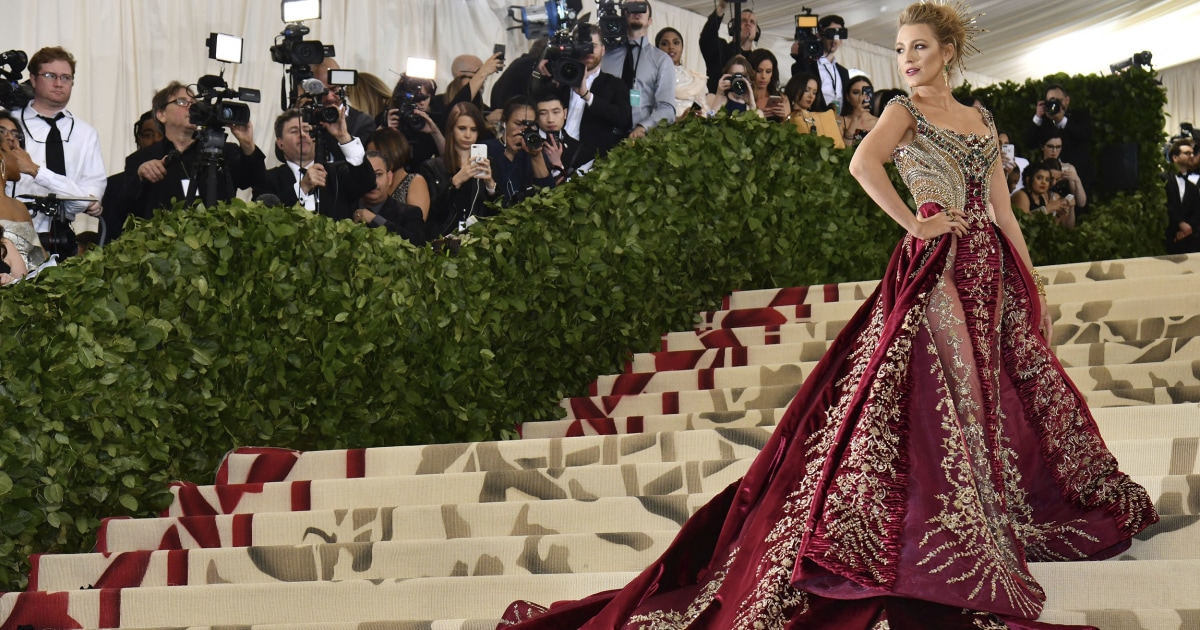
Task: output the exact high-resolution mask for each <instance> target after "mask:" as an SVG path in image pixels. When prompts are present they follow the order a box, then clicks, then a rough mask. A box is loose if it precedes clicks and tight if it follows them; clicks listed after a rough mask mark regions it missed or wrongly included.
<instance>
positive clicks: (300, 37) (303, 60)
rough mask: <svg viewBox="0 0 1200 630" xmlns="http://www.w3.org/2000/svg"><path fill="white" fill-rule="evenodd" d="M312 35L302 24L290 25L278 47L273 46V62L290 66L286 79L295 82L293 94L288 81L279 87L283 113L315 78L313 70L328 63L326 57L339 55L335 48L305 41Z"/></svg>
mask: <svg viewBox="0 0 1200 630" xmlns="http://www.w3.org/2000/svg"><path fill="white" fill-rule="evenodd" d="M309 32H310V29H309V28H308V27H307V26H305V25H303V24H299V23H293V24H288V25H287V26H285V27H284V29H283V32H281V33H279V35H278V36H277V37H276V38H275V44H274V45H273V46H271V61H274V62H275V63H281V64H283V65H285V66H288V68H287V75H288V76H289V77H291V80H292V84H291V89H290V90H289V89H288V85H287V78H284V79H283V84H282V85H281V86H280V103H282V105H283V109H288V108H289V107H292V106H294V105H295V103H296V100H295V99H297V98H299V96H300V95H299V93H298V91H297V88H298V87H300V85H301V84H302V83H303V82H304V80H305V79H311V78H313V73H312V68H311V67H310V66H314V65H317V64H320V63H321V62H323V61H325V58H326V57H333V56H335V55H336V51H335V50H334V48H333V46H329V45H326V44H322V43H321V42H319V41H305V40H304V36H305V35H308V33H309ZM289 94H290V95H291V96H290V97H289ZM289 103H291V105H289Z"/></svg>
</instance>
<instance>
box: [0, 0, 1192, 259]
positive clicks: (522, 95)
mask: <svg viewBox="0 0 1200 630" xmlns="http://www.w3.org/2000/svg"><path fill="white" fill-rule="evenodd" d="M631 6H639V5H631ZM726 10H727V3H726V1H725V0H718V1H717V2H716V4H715V8H714V10H713V12H712V14H711V15H709V16H708V19H707V21H706V23H705V25H704V28H703V30H702V31H701V34H700V38H699V48H700V53H701V55H702V56H703V58H704V63H705V66H706V70H707V74H706V75H701V74H699V73H697V72H693V71H691V70H688V69H687V68H686V67H685V66H684V65H683V59H684V55H685V54H686V53H687V49H688V48H687V44H686V43H685V41H684V39H683V36H682V35H681V34H680V32H679V31H678V30H676V29H674V28H670V27H667V28H663V29H661V30H658V31H657V33H656V34H655V35H654V36H653V38H651V36H650V32H651V24H652V22H653V8H652V6H651V5H650V4H649V3H641V4H640V8H638V9H635V10H630V11H627V12H626V23H627V27H628V28H627V34H626V38H625V40H624V41H623V42H619V43H614V42H612V41H605V39H603V38H602V37H601V33H600V30H599V29H598V28H597V27H595V26H593V25H589V24H581V25H579V28H578V30H577V35H578V40H579V41H580V42H583V43H588V42H590V44H591V51H590V52H589V53H587V54H585V55H582V56H581V58H580V59H579V60H578V61H579V62H580V63H581V67H582V72H581V74H582V77H580V78H578V80H577V81H574V82H566V84H564V83H563V82H559V81H556V80H555V79H554V73H553V72H552V71H551V70H550V68H549V65H548V62H547V60H546V59H545V55H544V50H545V48H546V46H547V41H546V40H545V39H541V40H536V41H534V42H533V44H532V46H531V48H530V51H529V52H528V53H527V54H524V55H521V56H520V57H519V58H517V59H514V60H512V61H511V63H508V64H507V67H505V60H504V58H503V55H502V54H499V53H498V54H494V55H492V56H491V57H489V58H487V59H480V58H478V57H475V56H472V55H462V56H459V57H457V58H456V59H455V60H454V62H453V65H452V68H451V71H452V80H451V82H450V84H449V85H448V86H447V87H446V89H445V90H444V91H441V92H439V91H438V87H437V85H436V83H435V82H433V81H431V80H428V79H421V78H416V77H408V76H405V75H401V77H400V79H399V80H398V81H397V83H396V85H395V86H394V87H392V88H390V89H389V88H388V86H387V85H386V84H385V83H384V82H383V81H382V80H380V79H379V78H378V77H376V76H375V75H372V74H370V73H367V72H360V73H358V80H357V82H356V83H355V84H354V85H352V86H338V85H331V84H330V83H329V81H328V72H329V70H332V69H338V67H339V66H338V64H337V62H336V60H334V59H333V58H326V59H325V60H324V61H323V62H322V63H320V64H317V65H314V66H312V67H311V72H312V75H313V77H314V78H316V79H318V80H320V81H321V84H322V85H323V86H324V92H323V93H322V94H319V95H315V96H309V95H306V94H305V93H303V92H298V94H297V95H296V96H294V99H295V104H296V108H294V109H289V110H287V111H285V112H283V113H282V114H280V115H279V116H278V117H277V118H276V119H275V120H274V131H275V147H274V148H273V151H274V154H275V156H276V157H277V159H278V160H279V162H280V165H279V166H277V167H275V168H272V169H268V168H267V166H266V155H265V153H264V151H263V150H262V148H260V147H258V146H256V144H255V140H254V132H253V131H254V129H253V124H252V123H247V124H244V125H238V124H233V125H229V126H228V130H229V132H230V133H231V134H232V136H233V138H232V141H229V142H226V143H225V145H224V147H223V148H222V149H221V151H220V153H221V158H222V162H223V166H222V168H221V176H220V177H219V178H217V180H216V184H215V189H214V190H209V188H210V187H212V184H211V183H210V182H211V181H212V180H211V179H210V178H209V177H207V174H206V170H205V168H206V167H205V162H204V161H203V160H201V153H202V152H201V150H200V149H201V146H200V143H198V142H197V138H196V136H197V125H196V124H195V122H194V121H193V120H192V118H193V117H192V116H191V115H190V114H191V113H192V107H193V106H194V105H195V104H196V103H197V101H198V95H197V93H196V87H195V86H190V85H186V84H184V83H182V82H178V81H173V82H171V83H170V84H168V85H167V86H166V87H164V88H162V89H161V90H159V91H158V92H157V93H156V94H155V95H154V97H153V99H152V102H151V109H150V111H147V112H146V113H144V114H143V115H142V116H141V118H140V119H139V120H138V121H137V123H135V124H134V126H133V132H134V138H135V141H136V143H137V147H138V150H137V151H135V152H134V153H132V154H131V155H129V156H128V157H127V158H126V160H125V164H124V169H123V170H122V171H121V172H118V173H116V174H112V175H110V174H108V173H107V172H106V171H105V166H104V163H103V160H102V159H101V152H100V146H99V139H98V136H97V134H96V131H95V129H94V128H92V127H91V126H90V125H89V124H88V123H87V122H85V121H83V120H80V119H78V118H76V117H75V116H73V115H72V114H71V113H70V112H69V110H67V105H68V102H69V101H70V97H71V89H72V87H73V84H74V77H75V71H76V62H75V59H74V57H73V56H72V55H71V54H70V53H69V52H68V51H66V50H65V49H63V48H60V47H49V48H43V49H42V50H40V51H38V52H37V53H36V54H35V55H34V56H33V57H32V58H31V60H30V64H29V68H30V75H31V76H30V86H31V88H32V92H33V98H32V101H31V102H30V103H29V104H28V105H27V106H25V107H23V108H20V109H17V110H15V111H12V112H5V111H0V148H2V149H3V151H4V153H3V156H2V157H3V160H4V164H5V166H6V169H5V170H6V172H5V175H4V177H5V181H4V183H5V186H4V188H5V194H4V197H2V198H0V203H2V204H3V206H2V208H0V227H3V229H4V234H5V235H6V238H5V239H4V240H3V241H0V246H2V247H3V248H4V251H3V252H0V253H2V254H4V256H5V260H8V258H11V257H12V256H14V255H15V256H17V257H18V258H20V259H21V261H20V262H21V263H22V264H12V263H2V264H0V270H3V269H4V266H7V267H9V271H7V272H5V275H4V276H0V279H3V280H6V281H12V280H14V279H18V278H20V277H21V274H22V272H21V271H20V270H22V269H24V270H25V272H30V271H33V270H36V269H37V267H39V266H40V265H42V264H45V263H46V261H47V258H48V256H47V253H49V254H57V256H58V257H62V256H68V255H71V254H73V253H75V252H76V251H79V250H82V249H86V247H88V246H89V245H91V244H93V243H95V242H96V241H97V240H99V241H101V242H103V241H112V240H114V239H116V238H119V237H120V235H121V231H122V228H123V225H124V223H125V219H126V218H127V217H128V216H130V215H132V216H136V217H143V218H149V217H150V216H151V215H152V214H153V213H154V212H155V211H157V210H161V209H165V208H169V207H171V206H172V204H173V203H174V202H175V200H180V199H185V198H196V199H217V200H227V199H230V198H232V197H233V196H234V195H235V194H237V191H238V190H247V189H248V190H251V191H253V192H252V194H253V196H254V197H255V198H258V199H259V200H263V201H266V202H268V203H278V204H284V205H291V204H300V205H302V206H303V207H304V208H306V209H308V210H310V211H312V212H315V213H319V214H322V215H325V216H328V217H330V218H333V219H348V220H352V221H357V222H361V223H363V224H364V225H367V226H371V227H383V228H385V229H388V230H389V231H392V232H395V233H398V234H401V235H402V236H404V238H406V239H408V240H410V241H411V242H413V243H415V244H423V243H425V242H428V241H431V240H436V239H438V238H441V237H444V236H447V235H450V234H454V233H455V232H457V231H460V230H464V229H467V228H469V227H470V226H471V225H472V224H474V223H475V222H476V221H478V220H479V218H482V217H486V216H488V215H491V214H494V213H495V212H497V211H498V209H499V208H503V207H507V206H511V205H512V204H515V203H518V202H519V201H521V200H522V199H524V198H525V197H527V196H529V195H531V194H536V193H537V191H539V190H541V189H544V188H552V187H554V186H556V185H559V184H561V183H563V182H564V181H566V180H567V179H569V178H571V177H574V176H577V175H580V174H583V173H586V172H587V171H588V170H589V169H590V168H591V165H592V164H593V162H594V161H595V159H596V158H599V157H601V156H603V155H605V154H606V153H607V152H608V151H609V150H611V149H612V148H613V147H614V146H616V145H617V144H618V143H620V142H622V141H624V140H625V139H627V138H629V139H637V138H640V137H642V136H644V135H645V134H646V133H647V131H649V130H651V129H653V128H654V127H656V126H659V125H668V124H671V123H674V122H675V121H676V120H678V119H681V118H685V117H688V116H705V117H710V116H718V115H725V114H726V113H728V112H738V111H750V112H756V113H757V114H758V115H759V116H762V117H763V118H765V119H767V120H771V121H775V122H778V123H781V124H791V125H794V126H795V127H796V129H797V131H799V132H800V133H806V134H814V135H821V136H826V137H828V138H830V139H831V140H832V141H833V143H834V146H836V147H839V148H846V147H854V146H855V145H857V144H858V143H859V142H861V141H862V139H863V138H864V137H865V136H866V134H868V133H870V132H871V130H872V129H873V128H874V127H875V125H876V124H877V123H878V121H879V118H880V116H881V115H882V112H883V109H884V108H885V107H886V106H887V105H888V103H889V102H891V100H892V99H893V98H894V97H896V96H900V95H904V94H905V92H903V91H901V90H880V91H878V92H876V91H875V90H874V87H873V85H872V82H871V80H870V78H869V77H867V76H865V75H862V74H860V73H852V72H851V71H849V70H847V69H846V68H845V67H844V66H842V65H841V64H840V63H838V61H837V53H838V48H839V46H840V45H841V43H842V41H843V40H844V39H845V38H846V36H847V29H846V26H845V20H843V19H842V18H841V17H840V16H837V15H825V16H823V17H821V19H820V21H819V23H818V25H817V31H818V36H819V41H820V48H819V50H820V54H819V55H814V54H813V52H814V51H813V50H811V49H809V50H803V49H802V47H801V45H800V43H799V42H798V43H797V44H795V45H794V46H793V48H792V57H793V63H792V64H791V78H790V80H789V81H787V82H786V83H785V84H783V85H781V81H780V68H779V60H778V59H777V58H776V56H775V55H774V54H773V53H772V52H771V51H769V50H767V49H765V48H756V47H755V46H756V42H757V41H758V40H759V38H760V37H761V29H759V27H758V24H757V20H756V18H755V15H754V12H753V10H751V9H744V10H743V11H742V12H741V14H740V15H738V16H733V17H732V18H731V19H729V20H728V27H727V33H728V34H729V35H730V36H733V35H735V34H737V35H739V37H737V38H736V40H737V42H738V43H736V44H735V42H734V41H731V40H727V39H725V38H723V37H722V34H721V32H720V31H721V27H722V25H724V24H726V16H725V13H726ZM490 79H495V80H494V85H493V87H492V89H491V93H490V107H488V106H487V105H485V102H484V92H485V88H486V86H487V83H488V82H489V80H490ZM309 101H315V103H314V104H315V105H318V106H321V107H325V108H330V109H331V111H332V110H336V112H337V119H336V120H334V121H327V120H320V121H318V120H316V119H315V118H314V117H313V116H311V115H309V114H307V113H306V111H307V110H305V109H304V105H305V104H306V103H307V102H309ZM1070 102H1071V99H1070V96H1069V95H1068V94H1067V92H1066V90H1065V89H1064V88H1063V87H1062V86H1060V85H1051V86H1048V87H1047V89H1046V93H1045V98H1044V99H1043V100H1041V101H1039V102H1038V103H1036V105H1035V106H1034V108H1033V109H1034V114H1033V116H1032V118H1031V119H1030V121H1029V122H1028V125H1027V129H1026V130H1025V133H1024V136H1023V140H1024V142H1025V147H1027V148H1028V149H1030V150H1031V151H1032V152H1033V153H1030V154H1028V158H1030V159H1026V154H1024V152H1023V151H1021V150H1019V149H1018V148H1017V147H1016V146H1015V143H1013V142H1012V141H1011V140H1010V138H1011V136H1010V135H1009V134H1008V133H1006V132H1003V131H1002V132H1001V141H1002V147H1003V152H1002V164H1003V168H1004V171H1005V175H1006V181H1007V183H1008V186H1009V191H1010V193H1011V195H1012V203H1013V205H1014V207H1017V208H1019V209H1021V210H1023V211H1025V212H1044V213H1046V214H1049V215H1051V216H1053V217H1054V218H1055V220H1056V221H1058V222H1060V223H1061V224H1063V225H1066V226H1074V224H1075V221H1076V219H1077V218H1078V217H1079V216H1080V215H1082V214H1083V213H1085V212H1086V210H1087V204H1088V190H1090V189H1091V188H1092V186H1093V183H1094V173H1093V168H1092V164H1091V159H1090V156H1091V153H1092V146H1091V120H1090V119H1089V118H1088V116H1087V114H1086V112H1083V111H1079V110H1077V109H1072V108H1071V107H1070ZM966 104H973V105H977V106H984V104H983V103H980V102H978V101H977V100H969V101H968V102H967V103H966ZM314 126H315V131H314ZM1185 153H1187V152H1185V151H1183V150H1182V149H1181V150H1180V151H1178V152H1175V153H1172V157H1173V158H1174V157H1175V156H1177V155H1184V154H1185ZM1188 160H1191V166H1189V167H1187V169H1188V170H1187V172H1188V173H1191V175H1190V177H1192V178H1193V179H1191V180H1188V181H1187V182H1185V183H1184V184H1180V186H1181V188H1180V190H1181V191H1185V192H1181V193H1178V194H1177V195H1176V196H1177V197H1180V198H1182V199H1183V200H1184V201H1185V202H1189V201H1190V200H1189V198H1188V193H1187V191H1191V190H1192V188H1189V187H1188V186H1192V187H1194V178H1195V172H1196V167H1195V164H1194V156H1193V157H1191V158H1186V157H1180V159H1179V161H1178V162H1176V165H1179V164H1182V163H1184V162H1187V161H1188ZM1188 182H1192V183H1188ZM1168 185H1171V182H1169V183H1168ZM17 195H33V196H42V197H44V196H46V195H56V196H57V197H58V198H60V199H65V200H60V201H57V202H56V203H54V204H45V203H42V204H30V209H29V210H26V209H25V208H22V207H21V203H20V201H19V200H16V199H15V197H16V196H17ZM1181 208H1190V205H1188V204H1186V203H1185V204H1183V205H1181ZM1188 212H1191V211H1190V210H1180V211H1179V212H1174V211H1173V214H1172V217H1173V219H1172V220H1173V223H1172V226H1173V227H1171V228H1169V229H1168V234H1167V237H1166V240H1167V242H1168V248H1170V249H1172V251H1175V250H1177V249H1179V248H1180V247H1183V248H1191V247H1192V246H1191V245H1190V243H1191V242H1192V241H1193V240H1200V236H1195V237H1193V236H1192V231H1191V227H1190V226H1191V225H1192V224H1193V221H1192V218H1191V217H1192V215H1191V214H1187V213H1188ZM1180 213H1184V214H1186V215H1187V216H1186V220H1184V219H1180V220H1179V221H1175V219H1174V218H1175V215H1176V214H1179V215H1180V216H1184V214H1180ZM51 215H53V216H51ZM1196 215H1197V218H1198V219H1200V211H1197V213H1196ZM89 218H90V219H91V221H92V225H91V226H90V227H89V226H88V225H87V224H86V223H83V222H82V221H83V220H85V219H89ZM70 225H74V229H73V230H72V229H71V228H70V227H68V226H70ZM1181 226H1185V227H1181ZM92 232H100V233H101V234H100V235H99V236H98V237H97V236H96V235H93V234H92ZM1188 251H1195V250H1193V249H1188ZM50 258H51V259H53V258H54V257H50ZM14 262H16V261H14Z"/></svg>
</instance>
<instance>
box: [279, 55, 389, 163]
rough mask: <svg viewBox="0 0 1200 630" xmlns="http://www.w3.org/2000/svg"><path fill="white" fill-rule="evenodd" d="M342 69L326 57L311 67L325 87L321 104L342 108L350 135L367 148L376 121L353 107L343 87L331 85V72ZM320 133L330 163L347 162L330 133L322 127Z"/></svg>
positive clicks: (331, 58) (335, 61)
mask: <svg viewBox="0 0 1200 630" xmlns="http://www.w3.org/2000/svg"><path fill="white" fill-rule="evenodd" d="M341 68H342V67H341V66H340V65H338V62H337V60H336V59H334V58H333V57H326V58H325V61H322V62H321V63H319V64H314V65H311V66H309V69H311V70H312V73H313V76H314V77H316V78H317V79H320V80H321V83H322V84H323V85H324V86H325V94H324V95H323V96H321V104H322V105H328V106H330V107H340V108H342V110H343V111H345V112H346V128H347V129H348V130H349V131H350V135H352V136H354V137H355V138H358V139H359V140H361V141H362V144H363V146H364V147H365V146H367V144H368V143H370V142H371V136H373V135H375V119H374V118H371V116H369V115H368V114H367V113H366V112H362V111H359V110H357V109H354V108H353V107H351V106H350V103H349V101H347V100H346V90H345V89H344V88H342V86H340V85H330V84H329V71H330V70H340V69H341ZM320 133H321V142H322V144H324V145H325V151H326V158H327V159H328V161H330V162H342V161H345V159H346V157H345V155H343V154H342V150H341V147H340V146H339V145H338V143H337V140H335V139H334V138H333V136H332V135H330V134H329V131H328V130H326V129H325V128H324V127H322V128H321V132H320ZM276 157H278V155H277V156H276Z"/></svg>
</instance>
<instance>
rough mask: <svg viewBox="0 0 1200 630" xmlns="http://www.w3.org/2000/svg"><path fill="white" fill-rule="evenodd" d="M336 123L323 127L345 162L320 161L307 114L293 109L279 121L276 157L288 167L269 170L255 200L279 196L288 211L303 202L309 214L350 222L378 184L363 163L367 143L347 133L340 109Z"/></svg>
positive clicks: (322, 125)
mask: <svg viewBox="0 0 1200 630" xmlns="http://www.w3.org/2000/svg"><path fill="white" fill-rule="evenodd" d="M338 114H339V115H338V119H337V122H333V123H327V122H321V127H322V129H323V131H324V132H326V133H328V134H329V135H330V137H332V138H333V139H334V142H336V143H338V152H339V153H341V154H342V155H345V156H346V160H345V161H343V162H330V163H327V164H321V163H319V162H316V161H315V158H314V156H315V153H314V149H315V143H314V142H313V139H312V136H313V134H312V125H311V124H309V123H307V122H305V121H304V118H305V112H302V111H301V110H296V109H289V110H287V111H286V112H283V113H282V114H280V115H279V116H278V117H276V118H275V157H277V158H279V160H280V161H281V162H283V164H281V165H279V166H276V167H275V168H273V169H271V170H269V171H267V172H266V173H265V174H264V176H263V178H262V179H261V180H259V181H258V182H256V183H255V184H254V195H255V196H256V197H257V196H260V195H275V196H276V197H278V198H279V201H280V202H281V203H282V204H283V205H286V206H290V205H294V204H296V203H300V204H301V205H302V206H304V208H305V209H306V210H309V211H315V212H319V213H320V214H322V215H324V216H327V217H329V218H331V219H335V220H336V219H349V218H350V214H351V211H352V210H353V209H354V207H355V206H356V204H357V203H358V199H359V197H362V196H363V194H365V193H366V192H367V191H368V190H370V189H371V188H372V187H373V186H374V185H375V173H374V172H373V171H372V170H371V166H370V165H369V164H366V163H365V162H364V161H363V155H364V154H365V153H366V151H365V149H364V148H363V145H362V140H360V139H358V138H356V137H354V136H352V135H350V132H349V130H347V129H346V114H345V112H344V111H343V110H341V109H339V110H338Z"/></svg>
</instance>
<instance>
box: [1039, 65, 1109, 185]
mask: <svg viewBox="0 0 1200 630" xmlns="http://www.w3.org/2000/svg"><path fill="white" fill-rule="evenodd" d="M1055 131H1057V132H1058V133H1060V134H1061V135H1062V153H1061V154H1059V155H1058V156H1056V157H1058V159H1060V160H1064V161H1066V162H1070V163H1071V164H1073V165H1074V166H1075V168H1076V169H1077V170H1078V173H1079V179H1080V181H1082V182H1083V184H1084V185H1085V186H1087V187H1088V188H1092V186H1093V184H1094V183H1095V182H1094V179H1093V173H1094V169H1093V164H1092V118H1091V116H1089V115H1088V113H1087V112H1085V111H1082V110H1079V109H1071V96H1070V95H1069V94H1067V91H1066V90H1065V89H1064V88H1063V86H1061V85H1057V84H1053V85H1048V86H1046V98H1045V100H1041V101H1038V102H1037V105H1036V106H1035V111H1034V115H1033V119H1032V120H1031V121H1030V124H1029V125H1028V126H1027V127H1026V129H1025V146H1027V147H1040V146H1042V145H1044V144H1046V140H1047V139H1049V138H1050V134H1051V133H1053V132H1055Z"/></svg>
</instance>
